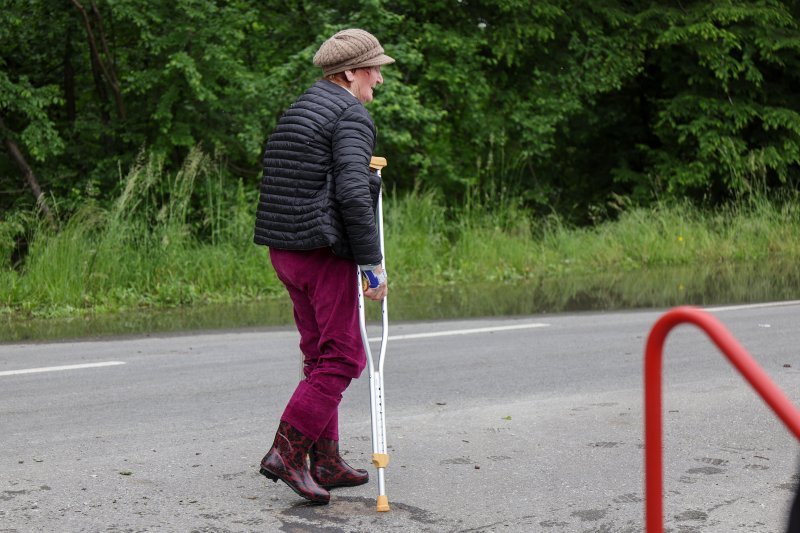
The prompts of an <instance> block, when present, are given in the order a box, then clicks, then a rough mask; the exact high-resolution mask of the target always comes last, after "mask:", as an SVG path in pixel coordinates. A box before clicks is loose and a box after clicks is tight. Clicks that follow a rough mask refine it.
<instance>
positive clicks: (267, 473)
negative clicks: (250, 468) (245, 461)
mask: <svg viewBox="0 0 800 533" xmlns="http://www.w3.org/2000/svg"><path fill="white" fill-rule="evenodd" d="M260 472H261V474H262V475H264V476H267V479H271V480H272V482H273V483H277V482H278V476H276V475H275V474H273V473H272V472H270V471H268V470H267V469H265V468H262V469H261V470H260Z"/></svg>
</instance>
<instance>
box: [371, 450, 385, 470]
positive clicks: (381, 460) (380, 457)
mask: <svg viewBox="0 0 800 533" xmlns="http://www.w3.org/2000/svg"><path fill="white" fill-rule="evenodd" d="M372 464H374V465H375V468H386V467H387V466H389V454H388V453H373V454H372Z"/></svg>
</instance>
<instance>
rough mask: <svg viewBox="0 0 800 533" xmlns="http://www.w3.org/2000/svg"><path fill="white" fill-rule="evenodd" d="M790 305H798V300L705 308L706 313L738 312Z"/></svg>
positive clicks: (799, 303)
mask: <svg viewBox="0 0 800 533" xmlns="http://www.w3.org/2000/svg"><path fill="white" fill-rule="evenodd" d="M790 305H800V300H789V301H786V302H766V303H761V304H745V305H729V306H725V307H705V308H704V309H705V310H706V311H711V312H713V311H739V310H741V309H761V308H764V307H784V306H790Z"/></svg>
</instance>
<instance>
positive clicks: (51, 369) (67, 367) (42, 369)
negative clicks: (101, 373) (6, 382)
mask: <svg viewBox="0 0 800 533" xmlns="http://www.w3.org/2000/svg"><path fill="white" fill-rule="evenodd" d="M124 364H125V363H124V362H122V361H104V362H102V363H86V364H82V365H63V366H43V367H40V368H23V369H21V370H6V371H3V372H0V377H2V376H18V375H20V374H36V373H39V372H60V371H62V370H80V369H81V368H98V367H102V366H116V365H124Z"/></svg>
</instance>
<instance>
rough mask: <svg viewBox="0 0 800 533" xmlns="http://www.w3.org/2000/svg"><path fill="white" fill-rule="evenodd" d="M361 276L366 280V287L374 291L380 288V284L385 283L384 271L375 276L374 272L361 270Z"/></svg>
mask: <svg viewBox="0 0 800 533" xmlns="http://www.w3.org/2000/svg"><path fill="white" fill-rule="evenodd" d="M361 274H362V275H363V276H364V278H365V279H366V280H367V285H368V286H369V288H370V289H376V288H378V287H379V286H380V284H381V283H385V282H386V271H385V270H384V271H382V272H381V273H380V274H375V271H374V270H362V271H361Z"/></svg>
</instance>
